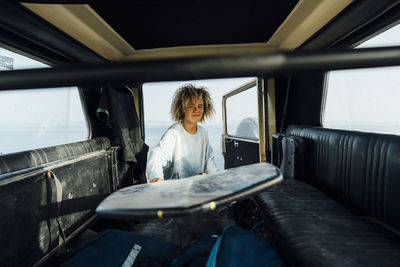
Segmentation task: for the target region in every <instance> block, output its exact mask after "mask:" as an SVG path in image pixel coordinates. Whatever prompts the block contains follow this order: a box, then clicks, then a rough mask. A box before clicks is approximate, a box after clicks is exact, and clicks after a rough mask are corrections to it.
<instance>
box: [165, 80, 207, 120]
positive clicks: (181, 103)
mask: <svg viewBox="0 0 400 267" xmlns="http://www.w3.org/2000/svg"><path fill="white" fill-rule="evenodd" d="M193 99H202V100H203V103H204V106H203V116H202V117H201V120H200V122H201V123H203V122H204V120H205V119H206V118H209V117H211V116H212V115H213V114H214V113H215V110H214V105H213V102H212V99H211V96H210V93H209V92H208V91H207V89H206V88H205V87H196V86H194V85H193V84H185V85H184V86H182V87H180V88H179V89H178V90H176V92H175V94H174V99H173V100H172V105H171V117H172V120H174V121H183V119H184V118H185V112H184V109H185V108H186V107H187V105H188V103H189V101H191V100H193Z"/></svg>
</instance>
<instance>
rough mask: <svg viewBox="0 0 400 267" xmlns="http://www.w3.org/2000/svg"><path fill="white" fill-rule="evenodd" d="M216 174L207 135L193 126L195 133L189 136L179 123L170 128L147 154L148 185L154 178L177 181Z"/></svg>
mask: <svg viewBox="0 0 400 267" xmlns="http://www.w3.org/2000/svg"><path fill="white" fill-rule="evenodd" d="M216 171H218V169H217V167H216V166H215V162H214V155H213V150H212V147H211V145H210V142H209V139H208V133H207V131H206V130H205V129H204V128H203V127H201V126H200V125H197V132H196V133H195V134H190V133H188V132H187V131H186V130H185V129H184V128H183V126H182V123H180V122H177V123H174V124H173V125H171V126H170V127H169V128H168V130H167V131H166V132H165V134H164V135H163V137H161V140H160V143H159V144H158V145H157V146H156V147H155V148H153V149H152V150H151V152H150V157H149V160H148V162H147V168H146V173H147V179H148V180H149V181H151V180H152V179H154V178H156V177H160V178H163V179H165V180H167V179H180V178H185V177H190V176H194V175H198V174H202V173H214V172H216Z"/></svg>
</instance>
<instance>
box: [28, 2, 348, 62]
mask: <svg viewBox="0 0 400 267" xmlns="http://www.w3.org/2000/svg"><path fill="white" fill-rule="evenodd" d="M351 2H352V0H335V1H332V0H285V1H273V0H264V1H262V0H248V1H237V0H230V1H228V0H220V1H211V0H202V1H199V0H193V1H183V0H170V1H161V0H131V1H126V0H114V1H112V2H111V1H104V0H90V1H89V0H87V1H79V0H69V1H68V0H59V1H54V0H53V1H51V0H48V1H40V0H35V1H21V3H22V4H23V5H24V6H25V7H27V8H28V9H30V10H31V11H33V12H34V13H36V14H37V15H39V16H41V17H42V18H44V19H45V20H47V21H48V22H50V23H51V24H53V25H55V26H56V27H57V28H59V29H60V30H62V31H64V32H65V33H67V34H68V35H70V36H71V37H73V38H74V39H76V40H78V41H79V42H80V43H81V44H83V45H85V46H87V47H88V48H90V49H91V50H93V51H95V52H96V53H97V54H99V55H101V56H102V57H104V58H106V59H109V60H121V59H126V58H130V57H132V56H134V55H135V54H140V52H141V51H151V53H153V52H154V51H157V50H160V49H161V50H162V51H163V50H166V51H169V52H168V53H170V54H171V48H173V50H174V51H175V52H176V51H177V50H178V51H181V50H182V49H183V48H187V47H198V48H199V47H200V48H202V47H203V48H204V47H210V46H212V47H224V48H226V47H232V46H238V45H239V46H250V47H255V46H257V47H260V46H261V47H263V48H274V49H287V50H293V49H295V48H296V47H298V46H300V45H301V44H302V43H303V42H304V41H306V40H307V39H308V38H310V37H311V36H312V35H313V34H315V33H316V32H317V31H318V30H320V29H321V28H322V27H323V26H324V25H326V24H327V23H328V22H329V21H330V20H332V19H333V18H334V17H335V16H337V15H338V14H339V13H340V12H341V11H342V10H343V9H345V8H346V7H347V6H348V5H349V4H350V3H351ZM321 14H323V15H322V16H321ZM168 49H169V50H168ZM182 51H185V53H188V50H187V49H186V50H184V49H183V50H182ZM148 53H149V52H148Z"/></svg>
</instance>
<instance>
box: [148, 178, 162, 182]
mask: <svg viewBox="0 0 400 267" xmlns="http://www.w3.org/2000/svg"><path fill="white" fill-rule="evenodd" d="M162 181H164V179H163V178H159V177H157V178H154V179H151V181H150V183H156V182H162Z"/></svg>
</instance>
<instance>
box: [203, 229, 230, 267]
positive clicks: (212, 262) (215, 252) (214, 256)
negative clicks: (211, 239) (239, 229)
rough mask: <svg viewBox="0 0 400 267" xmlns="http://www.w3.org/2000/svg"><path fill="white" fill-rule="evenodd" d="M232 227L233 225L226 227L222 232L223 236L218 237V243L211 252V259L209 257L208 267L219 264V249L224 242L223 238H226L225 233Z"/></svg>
mask: <svg viewBox="0 0 400 267" xmlns="http://www.w3.org/2000/svg"><path fill="white" fill-rule="evenodd" d="M232 225H233V224H229V225H227V226H225V227H224V229H223V230H222V233H221V235H220V236H219V237H218V239H217V241H216V242H215V244H214V246H213V248H212V250H211V253H210V257H208V261H207V264H206V267H215V264H216V262H217V256H218V250H219V247H220V245H221V241H222V238H223V236H224V233H225V231H226V230H227V229H228V228H229V227H231V226H232Z"/></svg>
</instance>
